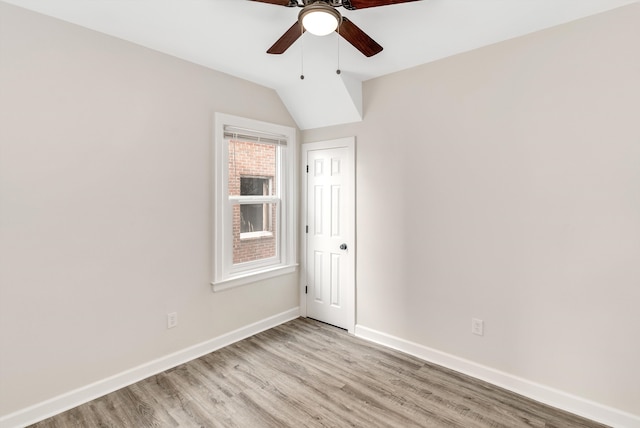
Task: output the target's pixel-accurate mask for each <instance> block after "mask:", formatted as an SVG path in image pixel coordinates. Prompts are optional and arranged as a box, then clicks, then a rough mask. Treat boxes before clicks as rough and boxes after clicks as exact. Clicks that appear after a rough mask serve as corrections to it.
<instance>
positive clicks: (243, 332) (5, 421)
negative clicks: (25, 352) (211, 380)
mask: <svg viewBox="0 0 640 428" xmlns="http://www.w3.org/2000/svg"><path fill="white" fill-rule="evenodd" d="M299 316H300V308H293V309H290V310H288V311H286V312H282V313H280V314H277V315H274V316H272V317H269V318H265V319H263V320H261V321H258V322H255V323H253V324H250V325H247V326H245V327H242V328H239V329H237V330H234V331H232V332H229V333H226V334H223V335H222V336H218V337H216V338H213V339H211V340H207V341H206V342H203V343H200V344H198V345H194V346H191V347H189V348H186V349H183V350H181V351H178V352H175V353H173V354H170V355H167V356H164V357H161V358H158V359H156V360H153V361H150V362H148V363H146V364H143V365H140V366H138V367H134V368H132V369H130V370H127V371H124V372H122V373H119V374H117V375H114V376H111V377H109V378H106V379H103V380H100V381H98V382H95V383H92V384H90V385H87V386H84V387H82V388H78V389H76V390H73V391H70V392H67V393H65V394H62V395H59V396H57V397H54V398H51V399H49V400H46V401H43V402H42V403H38V404H36V405H33V406H31V407H27V408H25V409H22V410H19V411H17V412H14V413H11V414H9V415H6V416H2V417H1V418H0V427H1V428H10V427H11V428H13V427H24V426H26V425H30V424H33V423H35V422H38V421H41V420H43V419H46V418H48V417H51V416H53V415H56V414H58V413H61V412H64V411H65V410H69V409H72V408H74V407H76V406H79V405H80V404H84V403H86V402H88V401H91V400H94V399H96V398H98V397H102V396H103V395H105V394H109V393H110V392H113V391H116V390H118V389H120V388H124V387H125V386H128V385H131V384H133V383H136V382H139V381H141V380H142V379H146V378H148V377H149V376H153V375H155V374H158V373H162V372H163V371H165V370H168V369H171V368H173V367H176V366H179V365H180V364H184V363H186V362H188V361H191V360H193V359H196V358H199V357H201V356H203V355H206V354H208V353H210V352H213V351H215V350H217V349H220V348H223V347H225V346H227V345H231V344H232V343H235V342H238V341H240V340H242V339H245V338H247V337H249V336H253V335H254V334H257V333H260V332H261V331H264V330H268V329H270V328H272V327H275V326H277V325H280V324H283V323H285V322H287V321H291V320H293V319H296V318H298V317H299Z"/></svg>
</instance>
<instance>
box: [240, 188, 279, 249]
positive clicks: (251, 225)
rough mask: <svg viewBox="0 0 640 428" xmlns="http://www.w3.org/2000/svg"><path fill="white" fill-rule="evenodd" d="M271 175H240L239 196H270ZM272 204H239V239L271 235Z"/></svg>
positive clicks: (272, 227) (272, 225)
mask: <svg viewBox="0 0 640 428" xmlns="http://www.w3.org/2000/svg"><path fill="white" fill-rule="evenodd" d="M272 183H273V177H240V196H270V195H271V189H272V187H273V184H272ZM273 209H274V207H273V205H272V204H269V203H262V204H244V205H240V239H249V238H256V237H264V236H273V229H274V224H273V221H274V217H273Z"/></svg>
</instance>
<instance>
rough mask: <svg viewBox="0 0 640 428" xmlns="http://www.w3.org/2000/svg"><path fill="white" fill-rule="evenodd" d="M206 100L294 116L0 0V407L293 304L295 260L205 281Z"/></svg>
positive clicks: (206, 74) (275, 104) (246, 112)
mask: <svg viewBox="0 0 640 428" xmlns="http://www.w3.org/2000/svg"><path fill="white" fill-rule="evenodd" d="M216 111H220V112H224V113H229V114H234V115H238V116H244V117H248V118H252V119H257V120H262V121H268V122H273V123H278V124H283V125H288V126H294V122H293V120H292V118H291V117H290V115H289V114H288V113H287V111H286V109H285V107H284V105H283V104H282V102H281V101H280V100H279V98H278V96H277V95H276V93H275V92H274V91H272V90H270V89H266V88H264V87H260V86H257V85H255V84H252V83H248V82H246V81H242V80H239V79H236V78H233V77H230V76H228V75H225V74H222V73H218V72H215V71H211V70H208V69H205V68H202V67H198V66H195V65H193V64H190V63H187V62H184V61H180V60H178V59H174V58H171V57H168V56H166V55H162V54H159V53H157V52H153V51H151V50H148V49H144V48H141V47H139V46H136V45H132V44H129V43H125V42H123V41H120V40H117V39H114V38H112V37H107V36H103V35H100V34H98V33H95V32H92V31H88V30H85V29H82V28H80V27H76V26H73V25H69V24H66V23H62V22H60V21H56V20H54V19H50V18H46V17H43V16H40V15H37V14H34V13H31V12H26V11H24V10H22V9H19V8H16V7H13V6H9V5H7V4H5V3H1V2H0V415H6V414H8V413H11V412H13V411H17V410H20V409H22V408H24V407H26V406H29V405H32V404H35V403H38V402H40V401H42V400H45V399H48V398H51V397H54V396H56V395H58V394H61V393H64V392H67V391H69V390H71V389H74V388H78V387H82V386H85V385H87V384H89V383H91V382H94V381H98V380H102V379H104V378H106V377H108V376H111V375H114V374H116V373H119V372H121V371H123V370H126V369H130V368H132V367H135V366H137V365H139V364H143V363H147V362H149V361H151V360H153V359H155V358H160V357H163V356H165V355H167V354H169V353H172V352H174V351H177V350H182V349H184V348H187V347H189V346H191V345H194V344H197V343H200V342H203V341H206V340H208V339H211V338H214V337H217V336H219V335H221V334H223V333H226V332H229V331H231V330H234V329H237V328H239V327H243V326H246V325H248V324H250V323H253V322H255V321H258V320H261V319H264V318H267V317H269V316H272V315H274V314H278V313H281V312H283V311H286V310H288V309H291V308H295V307H297V305H298V292H297V286H296V285H297V277H296V275H289V276H287V277H285V278H283V279H280V280H270V281H267V282H265V283H262V284H255V285H248V286H244V287H240V288H236V289H233V290H228V291H224V292H220V293H212V292H211V289H210V286H209V281H210V280H211V272H210V267H211V265H212V264H211V257H212V254H211V250H210V247H211V221H210V214H211V212H210V210H211V208H210V203H211V202H210V201H211V188H210V186H211V184H210V183H211V147H210V146H211V135H212V121H213V114H214V112H216ZM172 311H177V312H178V319H179V325H178V327H176V328H175V329H172V330H167V329H166V314H167V313H168V312H172Z"/></svg>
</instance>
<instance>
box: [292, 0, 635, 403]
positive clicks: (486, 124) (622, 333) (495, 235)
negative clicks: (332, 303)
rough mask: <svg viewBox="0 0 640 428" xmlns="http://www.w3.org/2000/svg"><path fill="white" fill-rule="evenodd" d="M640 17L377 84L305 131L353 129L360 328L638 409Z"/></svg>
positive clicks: (324, 134)
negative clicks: (353, 106)
mask: <svg viewBox="0 0 640 428" xmlns="http://www.w3.org/2000/svg"><path fill="white" fill-rule="evenodd" d="M638 22H640V5H638V4H635V5H632V6H628V7H625V8H622V9H619V10H615V11H611V12H608V13H605V14H603V15H599V16H595V17H591V18H588V19H584V20H581V21H577V22H574V23H571V24H568V25H564V26H561V27H558V28H554V29H550V30H547V31H544V32H540V33H536V34H532V35H529V36H526V37H522V38H519V39H516V40H512V41H508V42H505V43H501V44H497V45H494V46H490V47H487V48H484V49H480V50H477V51H474V52H470V53H467V54H463V55H459V56H455V57H451V58H448V59H446V60H442V61H439V62H436V63H433V64H428V65H424V66H421V67H418V68H414V69H411V70H408V71H404V72H400V73H397V74H393V75H389V76H386V77H381V78H378V79H374V80H371V81H368V82H366V83H365V85H364V88H363V91H364V92H363V96H364V107H365V118H364V121H363V122H362V123H359V124H353V125H346V126H337V127H332V128H325V129H318V130H310V131H306V132H304V133H303V142H311V141H320V140H323V139H331V138H337V137H342V136H346V135H356V136H357V192H358V196H357V206H358V216H357V227H358V231H357V236H358V242H357V244H358V245H357V254H358V255H357V266H358V274H357V290H358V291H357V295H358V303H357V323H358V324H359V325H362V326H366V327H368V328H371V329H375V330H378V331H381V332H384V333H388V334H390V335H393V336H397V337H400V338H403V339H406V340H409V341H412V342H415V343H418V344H422V345H425V346H428V347H431V348H435V349H438V350H441V351H444V352H446V353H449V354H453V355H455V356H458V357H461V358H465V359H468V360H471V361H473V362H475V363H478V364H482V365H485V366H489V367H492V368H495V369H498V370H501V371H504V372H507V373H510V374H512V375H515V376H519V377H522V378H524V379H527V380H529V381H532V382H537V383H540V384H543V385H546V386H549V387H552V388H556V389H559V390H561V391H565V392H568V393H570V394H575V395H577V396H579V397H583V398H586V399H589V400H594V401H596V402H598V403H601V404H604V405H607V406H612V407H614V408H617V409H620V410H623V411H626V412H630V413H632V414H635V415H640V370H638V361H640V340H638V337H640V336H639V335H640V310H639V302H640V127H639V125H638V123H639V120H640V118H639V113H640V105H639V102H640V54H639V52H640V25H638ZM472 317H477V318H481V319H483V320H484V321H485V335H484V337H478V336H474V335H472V334H471V318H472Z"/></svg>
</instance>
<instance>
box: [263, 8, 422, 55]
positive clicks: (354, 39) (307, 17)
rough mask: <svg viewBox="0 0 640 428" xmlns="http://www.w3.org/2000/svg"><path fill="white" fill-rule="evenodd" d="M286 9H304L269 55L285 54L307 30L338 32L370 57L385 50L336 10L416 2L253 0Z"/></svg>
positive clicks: (320, 34) (312, 31)
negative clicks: (339, 8)
mask: <svg viewBox="0 0 640 428" xmlns="http://www.w3.org/2000/svg"><path fill="white" fill-rule="evenodd" d="M251 1H257V2H261V3H269V4H275V5H280V6H286V7H301V8H302V10H301V11H300V13H299V14H298V21H297V22H296V23H295V24H293V25H292V26H291V28H289V29H288V30H287V31H286V32H285V33H284V34H283V35H282V37H280V38H279V39H278V41H276V42H275V43H274V44H273V46H271V47H270V48H269V49H268V50H267V53H269V54H281V53H284V52H285V51H286V50H287V49H288V48H289V46H291V45H292V44H293V43H294V42H295V41H296V40H298V38H299V37H300V36H301V35H302V33H304V32H305V31H309V32H310V33H312V34H315V35H318V36H325V35H327V34H330V33H332V32H333V31H337V32H338V34H340V35H341V36H342V37H343V38H344V39H345V40H347V41H348V42H349V43H351V44H352V45H353V46H354V47H355V48H356V49H358V50H359V51H360V52H362V54H363V55H365V56H367V57H370V56H373V55H375V54H377V53H380V51H382V46H380V45H379V44H378V43H377V42H376V41H375V40H373V39H372V38H371V37H369V36H368V35H367V33H365V32H364V31H362V30H361V29H360V28H359V27H357V26H356V24H354V23H353V22H351V20H349V19H347V18H345V17H344V16H342V15H341V14H340V12H339V11H338V10H337V9H336V8H337V7H340V6H342V7H344V8H345V9H347V10H358V9H364V8H367V7H377V6H387V5H392V4H398V3H408V2H411V1H416V0H251Z"/></svg>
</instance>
